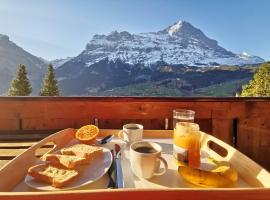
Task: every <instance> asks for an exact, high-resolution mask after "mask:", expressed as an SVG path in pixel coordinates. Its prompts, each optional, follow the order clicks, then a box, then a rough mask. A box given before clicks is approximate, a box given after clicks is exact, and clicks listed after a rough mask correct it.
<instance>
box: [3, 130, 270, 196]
mask: <svg viewBox="0 0 270 200" xmlns="http://www.w3.org/2000/svg"><path fill="white" fill-rule="evenodd" d="M75 131H76V130H75V129H71V128H70V129H65V130H62V131H60V132H57V133H55V134H53V135H50V136H49V137H47V138H45V139H43V140H41V141H40V142H39V143H37V144H35V145H33V146H32V147H30V148H29V149H28V150H26V151H25V152H24V153H22V154H20V155H19V156H17V157H16V158H15V159H13V160H12V161H10V162H9V163H7V164H6V165H5V166H4V167H3V168H2V169H1V170H0V177H1V179H0V199H1V200H2V199H36V198H37V197H42V198H43V199H73V200H74V199H86V198H89V199H90V198H91V199H108V198H110V199H118V200H119V199H127V198H130V197H132V198H136V199H139V198H140V199H149V198H166V199H169V198H177V199H187V198H189V199H209V198H211V197H215V199H227V198H232V197H234V198H237V199H269V196H270V174H269V173H268V172H267V171H266V170H265V169H263V168H262V167H261V166H259V165H258V164H257V163H255V162H254V161H252V160H251V159H249V158H248V157H246V156H245V155H243V154H242V153H240V152H239V151H237V150H236V149H234V148H233V147H231V146H230V145H228V144H226V143H224V142H222V141H221V140H218V139H217V138H215V137H213V136H211V135H208V134H206V133H203V132H202V140H201V144H202V149H205V150H206V151H208V152H209V153H211V156H214V157H216V158H217V159H219V160H226V161H228V162H230V164H231V166H232V167H233V168H234V169H236V170H237V172H238V174H239V180H238V182H237V183H236V184H235V185H234V186H233V187H232V188H207V189H206V188H199V187H196V186H193V185H191V184H189V183H187V182H185V181H184V180H183V179H182V178H181V177H180V176H179V175H178V173H177V166H176V165H175V163H174V162H173V159H172V131H171V130H167V131H164V130H162V131H161V130H145V131H144V139H145V140H149V141H154V142H157V143H159V144H160V145H161V146H162V149H163V152H162V156H163V157H164V158H165V159H166V160H167V162H168V165H169V169H168V171H167V172H166V174H164V175H163V176H160V177H154V178H152V179H150V180H145V179H139V178H137V177H136V176H135V175H133V173H132V172H131V169H130V164H129V146H128V145H127V144H125V143H124V142H123V141H121V140H120V139H117V138H116V137H115V138H116V139H114V140H113V141H112V142H110V143H109V144H106V145H105V147H107V148H109V149H112V147H113V146H114V144H115V143H118V144H120V146H121V151H122V158H121V159H122V170H123V177H124V188H122V189H107V184H108V175H107V174H105V175H104V176H103V177H101V178H100V179H99V180H97V181H95V182H94V183H91V184H89V185H87V186H83V187H81V188H78V189H75V190H64V191H61V190H60V191H53V192H52V191H38V190H35V189H32V188H29V187H28V186H27V185H26V184H25V183H24V178H25V175H26V174H27V170H28V168H29V167H30V166H32V165H34V164H35V163H36V162H37V161H38V160H39V158H38V157H36V156H35V155H36V151H37V150H39V149H40V147H42V146H43V145H45V144H48V143H54V147H53V148H52V150H51V152H54V151H57V150H59V149H61V148H62V147H65V146H66V145H67V144H69V143H70V142H71V141H73V140H74V134H75ZM118 131H119V130H101V133H100V136H105V135H109V134H114V135H115V136H117V134H118ZM210 143H212V144H213V143H215V144H217V145H219V146H221V147H222V148H223V149H225V151H227V155H226V156H224V157H222V156H221V155H219V154H218V153H216V152H215V151H214V150H212V149H211V148H210V147H209V146H210Z"/></svg>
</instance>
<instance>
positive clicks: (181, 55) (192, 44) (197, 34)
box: [71, 21, 264, 67]
mask: <svg viewBox="0 0 270 200" xmlns="http://www.w3.org/2000/svg"><path fill="white" fill-rule="evenodd" d="M105 58H108V59H109V60H110V61H116V60H117V59H120V60H121V61H122V62H124V63H128V64H131V65H135V64H142V65H144V66H146V67H147V66H152V65H153V64H155V63H157V62H160V61H163V62H165V63H167V64H169V65H179V64H181V65H186V66H212V65H240V66H241V65H246V64H257V63H262V62H264V60H263V59H262V58H260V57H257V56H251V55H248V54H246V53H245V54H235V53H233V52H231V51H228V50H226V49H224V48H222V47H221V46H219V45H218V42H217V41H215V40H213V39H210V38H208V37H207V36H206V35H205V34H204V33H203V32H202V31H201V30H199V29H198V28H195V27H194V26H192V25H191V24H190V23H188V22H186V21H178V22H177V23H175V24H173V25H171V26H169V27H167V28H165V29H164V30H161V31H157V32H149V33H141V34H131V33H129V32H127V31H123V32H117V31H113V32H111V33H110V34H109V35H94V36H93V38H92V40H91V41H90V42H89V43H88V44H87V45H86V49H85V50H84V51H83V52H82V53H81V54H80V55H79V56H78V57H76V58H74V59H73V60H71V62H75V63H76V62H77V61H79V62H80V63H81V62H84V63H85V66H86V67H89V66H91V65H92V64H94V63H97V62H99V61H101V60H103V59H105Z"/></svg>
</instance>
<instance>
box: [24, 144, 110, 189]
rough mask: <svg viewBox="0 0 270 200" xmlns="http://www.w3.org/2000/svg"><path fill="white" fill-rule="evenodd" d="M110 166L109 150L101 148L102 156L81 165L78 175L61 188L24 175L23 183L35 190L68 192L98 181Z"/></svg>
mask: <svg viewBox="0 0 270 200" xmlns="http://www.w3.org/2000/svg"><path fill="white" fill-rule="evenodd" d="M111 164H112V154H111V152H110V150H109V149H106V148H103V156H98V157H95V158H94V160H93V161H91V163H89V164H87V165H82V166H80V168H78V169H77V170H78V171H79V173H80V175H79V177H77V178H76V179H75V180H73V181H72V182H71V183H69V184H68V185H66V186H64V187H62V188H55V187H52V186H51V185H49V184H47V183H42V182H38V181H36V180H35V179H34V178H33V177H32V176H29V175H26V176H25V179H24V182H25V183H26V184H27V185H28V186H30V187H32V188H35V189H37V190H47V191H48V190H51V191H53V190H69V189H75V188H78V187H81V186H85V185H88V184H90V183H93V182H94V181H97V180H98V179H100V178H101V177H102V176H103V175H104V174H105V173H106V172H107V171H108V169H109V168H110V166H111Z"/></svg>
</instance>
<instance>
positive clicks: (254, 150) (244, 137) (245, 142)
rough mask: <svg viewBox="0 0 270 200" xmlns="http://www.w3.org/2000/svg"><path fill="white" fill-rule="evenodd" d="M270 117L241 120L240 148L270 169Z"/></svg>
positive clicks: (239, 130) (239, 125)
mask: <svg viewBox="0 0 270 200" xmlns="http://www.w3.org/2000/svg"><path fill="white" fill-rule="evenodd" d="M267 117H269V116H267ZM269 123H270V118H268V119H265V118H262V117H260V118H246V119H241V120H239V124H238V138H237V140H238V142H237V145H238V146H237V147H238V149H239V150H240V151H241V152H243V153H244V154H246V155H247V156H249V157H250V158H251V159H254V160H256V161H257V162H258V163H259V164H261V165H262V166H265V167H266V168H267V169H268V170H269V169H270V159H268V157H269V156H268V155H270V129H269V128H270V127H269V126H270V124H269Z"/></svg>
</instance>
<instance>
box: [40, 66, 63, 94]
mask: <svg viewBox="0 0 270 200" xmlns="http://www.w3.org/2000/svg"><path fill="white" fill-rule="evenodd" d="M39 94H40V96H59V95H60V91H59V89H58V83H57V80H56V79H55V74H54V69H53V66H52V64H49V65H48V69H47V73H46V75H45V78H44V80H43V85H42V88H41V90H40V93H39Z"/></svg>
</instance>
